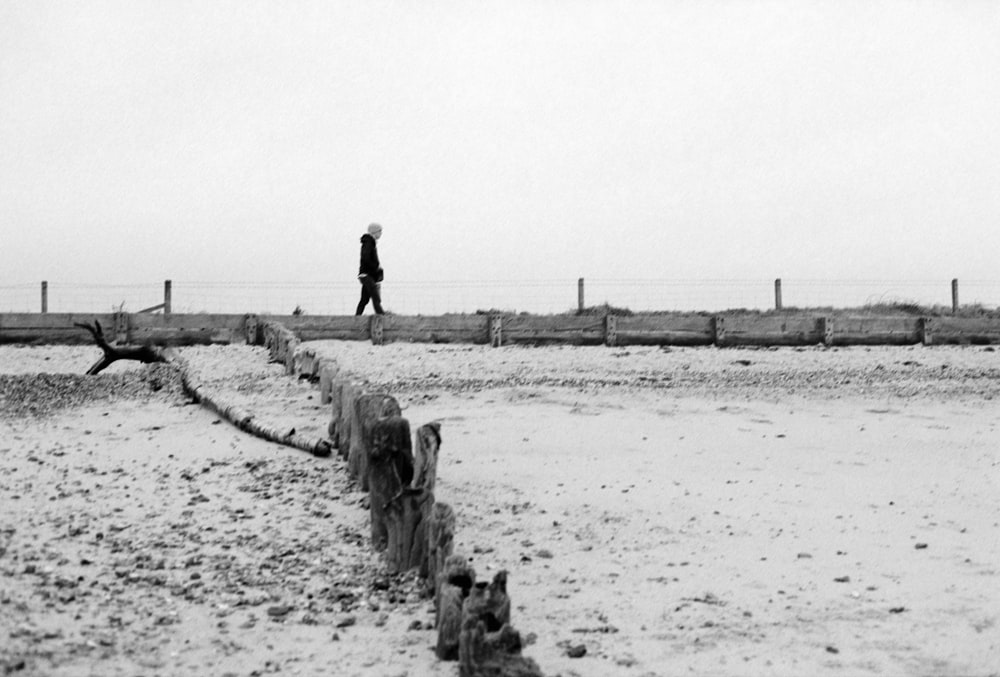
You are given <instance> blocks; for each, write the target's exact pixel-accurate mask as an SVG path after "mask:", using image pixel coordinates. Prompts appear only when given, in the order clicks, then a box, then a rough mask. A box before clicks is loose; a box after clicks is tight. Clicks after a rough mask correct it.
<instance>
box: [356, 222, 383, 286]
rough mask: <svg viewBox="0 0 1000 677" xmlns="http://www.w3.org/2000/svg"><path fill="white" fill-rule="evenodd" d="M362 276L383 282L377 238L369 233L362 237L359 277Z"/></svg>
mask: <svg viewBox="0 0 1000 677" xmlns="http://www.w3.org/2000/svg"><path fill="white" fill-rule="evenodd" d="M362 275H368V276H370V277H372V278H374V280H375V281H376V282H381V281H382V266H380V265H379V262H378V250H377V249H376V248H375V238H373V237H372V236H371V235H369V234H368V233H365V234H364V235H362V236H361V265H360V266H359V267H358V276H359V277H360V276H362Z"/></svg>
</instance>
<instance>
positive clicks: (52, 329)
mask: <svg viewBox="0 0 1000 677" xmlns="http://www.w3.org/2000/svg"><path fill="white" fill-rule="evenodd" d="M94 320H97V321H98V322H100V323H101V326H102V327H103V329H104V333H105V335H107V336H108V337H109V338H111V339H114V325H115V323H114V315H111V314H109V313H0V343H7V344H10V343H33V344H46V343H52V344H57V345H81V344H86V343H93V342H94V339H93V337H92V336H91V335H90V333H89V332H87V330H86V329H80V328H79V327H75V326H73V325H74V323H76V322H85V323H88V324H91V323H93V322H94Z"/></svg>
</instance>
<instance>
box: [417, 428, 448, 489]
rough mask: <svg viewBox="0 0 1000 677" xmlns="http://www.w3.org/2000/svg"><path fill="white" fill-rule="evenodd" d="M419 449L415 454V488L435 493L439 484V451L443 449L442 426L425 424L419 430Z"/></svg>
mask: <svg viewBox="0 0 1000 677" xmlns="http://www.w3.org/2000/svg"><path fill="white" fill-rule="evenodd" d="M416 437H417V448H416V451H415V452H414V454H413V488H414V489H426V490H427V491H430V492H433V491H434V484H435V483H436V482H437V461H438V450H439V449H440V448H441V424H440V423H438V422H437V421H435V422H433V423H425V424H424V425H422V426H420V427H419V428H417V435H416Z"/></svg>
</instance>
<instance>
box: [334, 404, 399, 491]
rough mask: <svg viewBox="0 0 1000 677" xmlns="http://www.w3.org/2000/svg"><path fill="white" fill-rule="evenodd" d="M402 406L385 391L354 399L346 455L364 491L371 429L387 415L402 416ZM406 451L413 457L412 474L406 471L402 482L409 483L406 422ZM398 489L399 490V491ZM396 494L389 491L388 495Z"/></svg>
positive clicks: (366, 484) (349, 468) (366, 489)
mask: <svg viewBox="0 0 1000 677" xmlns="http://www.w3.org/2000/svg"><path fill="white" fill-rule="evenodd" d="M401 414H402V410H401V409H400V407H399V402H397V401H396V398H394V397H392V396H391V395H386V394H385V393H375V394H363V395H360V396H358V397H357V398H356V399H355V400H354V411H353V415H352V416H351V445H350V450H349V452H348V457H347V472H348V473H349V474H350V476H351V477H353V478H354V479H356V480H357V481H358V483H359V484H360V485H361V490H362V491H368V456H369V453H370V446H371V436H372V430H373V429H374V427H375V424H376V423H377V422H378V421H379V420H381V419H383V418H386V417H392V416H400V415H401ZM406 435H407V442H406V446H407V452H408V453H409V458H410V469H411V474H409V475H407V477H406V479H405V481H404V482H403V486H404V487H405V486H408V485H409V483H410V478H412V477H413V475H412V468H413V452H412V449H411V442H410V441H409V435H410V433H409V424H407V433H406ZM396 493H398V491H397V492H396ZM392 496H395V493H393V494H390V495H389V497H388V498H391V497H392Z"/></svg>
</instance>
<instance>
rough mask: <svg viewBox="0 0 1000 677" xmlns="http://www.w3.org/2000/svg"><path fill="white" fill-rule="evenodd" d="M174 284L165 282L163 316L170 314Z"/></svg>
mask: <svg viewBox="0 0 1000 677" xmlns="http://www.w3.org/2000/svg"><path fill="white" fill-rule="evenodd" d="M172 287H173V282H171V281H170V280H164V281H163V314H164V315H169V314H170V302H171V296H172V295H173V294H172Z"/></svg>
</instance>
